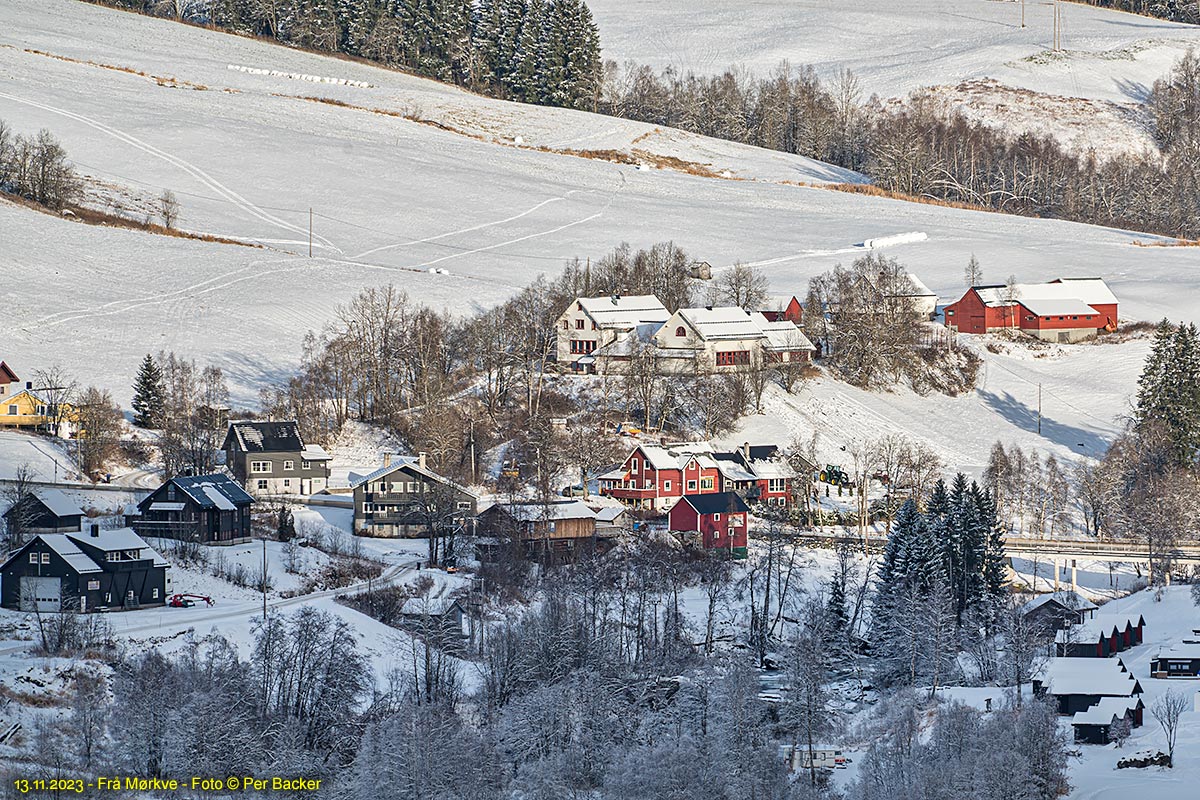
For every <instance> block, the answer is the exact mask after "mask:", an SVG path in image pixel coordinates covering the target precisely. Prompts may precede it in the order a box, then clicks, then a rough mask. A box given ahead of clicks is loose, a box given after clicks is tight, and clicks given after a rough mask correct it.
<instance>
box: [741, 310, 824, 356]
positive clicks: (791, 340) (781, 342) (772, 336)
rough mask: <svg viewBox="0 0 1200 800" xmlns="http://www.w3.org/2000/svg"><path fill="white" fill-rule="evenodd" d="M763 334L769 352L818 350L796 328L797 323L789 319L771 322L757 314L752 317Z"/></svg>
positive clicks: (802, 332)
mask: <svg viewBox="0 0 1200 800" xmlns="http://www.w3.org/2000/svg"><path fill="white" fill-rule="evenodd" d="M751 316H752V318H753V319H754V321H755V322H756V323H757V324H758V326H759V328H760V329H761V330H762V332H763V334H764V335H766V337H767V349H768V350H816V349H817V348H816V347H815V346H814V345H813V343H812V342H811V341H809V339H808V337H807V336H805V335H804V331H802V330H800V329H799V328H798V327H796V323H794V322H792V321H791V320H788V319H781V320H778V321H776V322H770V321H768V320H767V318H766V317H764V316H763V315H762V314H760V313H758V312H755V313H754V314H752V315H751Z"/></svg>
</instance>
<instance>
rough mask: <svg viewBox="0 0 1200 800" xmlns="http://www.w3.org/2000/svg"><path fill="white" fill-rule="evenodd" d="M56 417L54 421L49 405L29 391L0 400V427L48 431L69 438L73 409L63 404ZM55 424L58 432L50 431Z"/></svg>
mask: <svg viewBox="0 0 1200 800" xmlns="http://www.w3.org/2000/svg"><path fill="white" fill-rule="evenodd" d="M58 417H59V419H58V420H56V419H55V415H54V413H53V410H52V409H51V408H50V406H49V404H48V403H47V402H46V401H45V400H43V399H42V398H41V397H39V396H38V395H36V394H34V393H33V392H32V391H30V390H29V389H24V390H22V391H20V392H17V393H16V394H14V395H10V396H8V397H4V398H0V427H5V428H34V429H37V430H48V431H49V432H51V433H55V434H57V435H58V436H61V437H62V438H64V439H65V438H67V437H69V436H70V429H71V422H72V421H73V420H74V418H75V409H74V408H72V407H71V405H70V404H67V403H63V404H62V407H61V413H60V414H59V415H58ZM56 422H57V423H58V426H57V427H58V430H57V431H54V430H50V429H51V428H54V427H55V423H56Z"/></svg>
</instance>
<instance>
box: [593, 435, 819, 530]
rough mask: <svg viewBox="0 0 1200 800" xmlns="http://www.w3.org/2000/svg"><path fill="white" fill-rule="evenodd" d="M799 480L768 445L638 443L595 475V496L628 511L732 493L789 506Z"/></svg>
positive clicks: (668, 506) (659, 508) (666, 507)
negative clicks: (597, 493) (612, 500)
mask: <svg viewBox="0 0 1200 800" xmlns="http://www.w3.org/2000/svg"><path fill="white" fill-rule="evenodd" d="M799 477H801V476H800V475H799V474H798V473H797V471H796V470H795V469H794V468H793V467H792V466H791V464H790V463H789V462H788V461H787V460H786V459H784V458H783V454H782V453H781V452H780V450H779V448H778V447H777V446H775V445H772V444H767V445H751V444H749V443H746V444H743V445H742V446H741V447H739V448H735V449H732V450H725V449H721V448H717V447H714V446H713V445H712V444H710V443H708V442H684V443H679V444H668V445H649V444H639V445H637V446H636V447H634V448H633V450H632V451H631V452H630V453H629V455H627V456H626V457H625V460H624V461H623V462H621V465H620V466H619V467H617V468H616V469H614V470H611V471H610V472H606V473H604V474H603V475H601V476H600V477H599V485H600V493H601V494H602V495H604V496H606V497H612V498H615V499H617V500H620V501H621V502H622V503H624V504H626V505H627V506H629V507H631V508H637V509H642V510H645V511H653V512H659V513H665V512H667V511H670V509H671V507H672V506H674V505H675V503H677V502H679V499H680V498H682V497H683V496H684V495H700V494H716V493H718V492H735V493H737V494H738V495H740V496H741V497H742V498H743V499H745V500H748V501H750V502H753V503H762V504H764V505H778V506H789V505H791V502H792V492H793V488H794V483H795V481H796V480H797V478H799Z"/></svg>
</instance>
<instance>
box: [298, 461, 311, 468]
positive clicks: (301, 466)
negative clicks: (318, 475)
mask: <svg viewBox="0 0 1200 800" xmlns="http://www.w3.org/2000/svg"><path fill="white" fill-rule="evenodd" d="M300 469H312V464H310V463H309V462H307V461H301V462H300Z"/></svg>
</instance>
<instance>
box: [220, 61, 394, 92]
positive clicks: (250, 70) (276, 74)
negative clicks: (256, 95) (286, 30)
mask: <svg viewBox="0 0 1200 800" xmlns="http://www.w3.org/2000/svg"><path fill="white" fill-rule="evenodd" d="M229 69H231V70H233V71H234V72H245V73H247V74H249V75H270V76H271V77H273V78H288V79H290V80H293V81H308V82H309V83H333V84H336V85H338V86H357V87H359V88H360V89H370V88H371V84H369V83H367V82H366V81H356V80H352V79H350V78H330V77H328V76H324V75H305V74H303V73H300V72H282V71H280V70H277V69H262V68H260V67H245V66H241V65H239V64H230V65H229Z"/></svg>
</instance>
